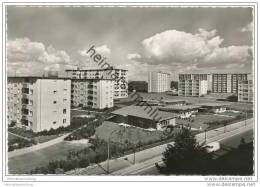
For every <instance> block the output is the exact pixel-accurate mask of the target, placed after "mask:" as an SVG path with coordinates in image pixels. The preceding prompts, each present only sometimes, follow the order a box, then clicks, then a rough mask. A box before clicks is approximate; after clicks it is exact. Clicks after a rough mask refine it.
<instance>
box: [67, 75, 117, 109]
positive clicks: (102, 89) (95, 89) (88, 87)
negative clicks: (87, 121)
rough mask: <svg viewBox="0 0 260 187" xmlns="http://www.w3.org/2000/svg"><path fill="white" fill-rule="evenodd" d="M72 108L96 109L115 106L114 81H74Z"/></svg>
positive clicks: (72, 84)
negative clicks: (85, 107)
mask: <svg viewBox="0 0 260 187" xmlns="http://www.w3.org/2000/svg"><path fill="white" fill-rule="evenodd" d="M71 98H72V100H71V104H72V106H87V107H91V108H95V109H104V108H111V107H113V106H114V99H113V98H114V81H113V80H111V79H72V80H71Z"/></svg>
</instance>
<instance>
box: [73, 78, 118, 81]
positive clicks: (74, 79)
mask: <svg viewBox="0 0 260 187" xmlns="http://www.w3.org/2000/svg"><path fill="white" fill-rule="evenodd" d="M70 79H71V81H76V80H96V81H102V80H111V81H113V80H114V79H105V78H102V79H84V78H79V79H78V78H70Z"/></svg>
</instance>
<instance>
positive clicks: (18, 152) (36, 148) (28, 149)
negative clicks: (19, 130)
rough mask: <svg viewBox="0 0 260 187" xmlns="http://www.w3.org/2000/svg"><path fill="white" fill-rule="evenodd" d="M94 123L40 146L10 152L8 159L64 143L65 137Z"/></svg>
mask: <svg viewBox="0 0 260 187" xmlns="http://www.w3.org/2000/svg"><path fill="white" fill-rule="evenodd" d="M93 121H94V119H93V120H92V121H90V122H88V123H87V124H85V125H83V126H81V127H79V128H77V129H75V130H73V131H71V132H69V133H66V134H64V135H62V136H60V137H58V138H55V139H52V140H50V141H47V142H44V143H40V144H36V145H33V146H31V147H25V148H22V149H15V150H14V151H10V152H8V158H12V157H16V156H20V155H23V154H27V153H30V152H34V151H38V150H40V149H44V148H47V147H49V146H52V145H55V144H58V143H60V142H62V141H64V138H65V137H67V136H69V135H70V134H72V133H74V132H75V131H78V130H80V129H82V128H83V127H86V126H87V125H88V124H89V123H92V122H93ZM9 133H10V132H9Z"/></svg>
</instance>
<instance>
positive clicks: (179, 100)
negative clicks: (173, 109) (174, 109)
mask: <svg viewBox="0 0 260 187" xmlns="http://www.w3.org/2000/svg"><path fill="white" fill-rule="evenodd" d="M161 101H162V102H172V103H173V102H176V103H178V102H186V100H181V99H162V100H161Z"/></svg>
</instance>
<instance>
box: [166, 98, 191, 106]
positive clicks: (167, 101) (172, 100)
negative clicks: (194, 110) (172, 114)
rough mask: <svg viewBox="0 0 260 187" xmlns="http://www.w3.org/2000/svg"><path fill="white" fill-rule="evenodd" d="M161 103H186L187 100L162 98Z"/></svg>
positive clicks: (179, 104)
mask: <svg viewBox="0 0 260 187" xmlns="http://www.w3.org/2000/svg"><path fill="white" fill-rule="evenodd" d="M161 103H163V104H164V105H178V106H181V105H185V104H186V101H185V100H179V99H162V100H161Z"/></svg>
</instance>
